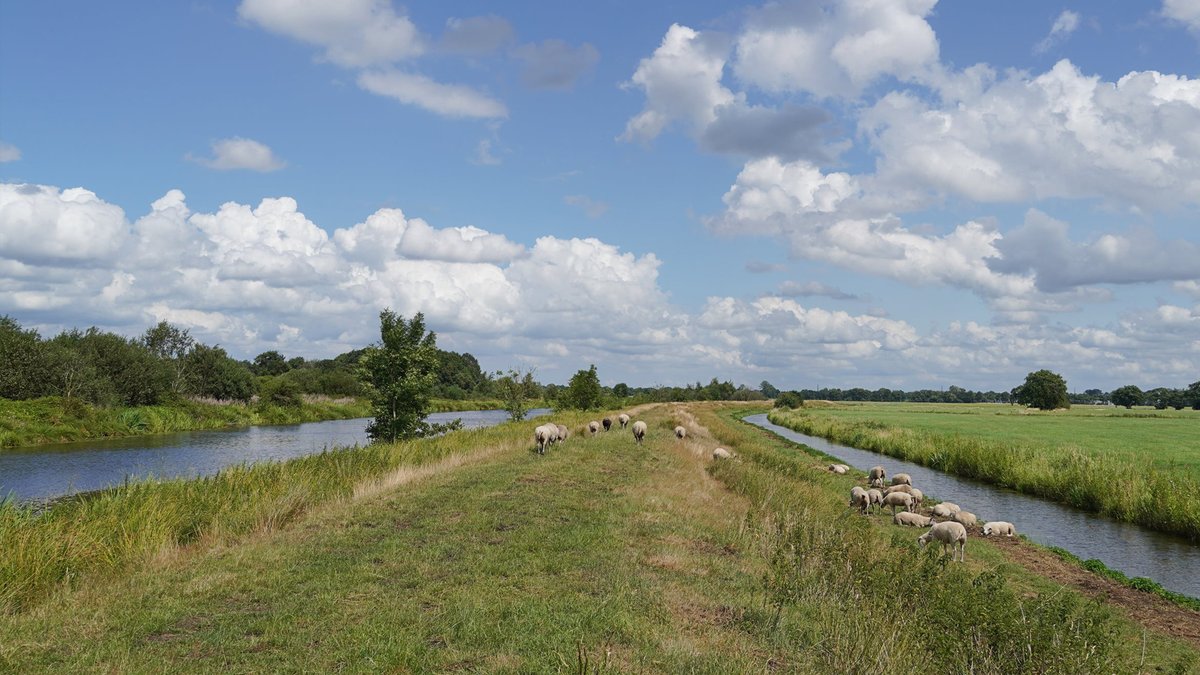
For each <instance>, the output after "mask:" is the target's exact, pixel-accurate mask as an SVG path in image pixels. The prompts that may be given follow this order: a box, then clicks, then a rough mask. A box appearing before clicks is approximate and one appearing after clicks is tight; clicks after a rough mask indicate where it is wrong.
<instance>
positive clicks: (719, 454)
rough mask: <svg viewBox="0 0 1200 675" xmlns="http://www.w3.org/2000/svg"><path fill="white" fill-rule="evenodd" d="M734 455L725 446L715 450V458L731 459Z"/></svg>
mask: <svg viewBox="0 0 1200 675" xmlns="http://www.w3.org/2000/svg"><path fill="white" fill-rule="evenodd" d="M732 457H733V455H732V454H730V453H729V451H728V450H726V449H725V448H717V449H716V450H713V459H730V458H732Z"/></svg>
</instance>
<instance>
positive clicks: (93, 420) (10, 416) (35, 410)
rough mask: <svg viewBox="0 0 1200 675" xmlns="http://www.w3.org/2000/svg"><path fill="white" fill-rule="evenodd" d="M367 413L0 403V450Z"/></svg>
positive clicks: (442, 406)
mask: <svg viewBox="0 0 1200 675" xmlns="http://www.w3.org/2000/svg"><path fill="white" fill-rule="evenodd" d="M502 407H503V403H502V402H500V401H497V400H464V401H460V400H451V399H435V400H434V401H432V402H431V406H430V409H431V410H432V411H433V412H461V411H465V410H495V409H498V408H502ZM370 414H371V404H370V402H369V401H367V400H365V399H353V398H329V397H324V396H306V397H305V400H304V403H303V404H302V405H301V406H299V407H280V406H261V405H257V404H246V403H229V402H219V403H218V402H206V401H195V400H183V401H179V402H177V403H174V404H171V405H156V406H140V407H134V408H127V407H104V406H94V405H90V404H87V403H83V402H81V401H69V400H66V399H62V398H58V397H50V398H39V399H33V400H28V401H10V400H8V399H4V398H0V448H13V447H20V446H28V445H43V444H47V443H70V442H74V441H82V440H87V439H93V438H121V437H125V436H142V435H146V434H163V433H170V432H173V431H196V430H201V429H230V428H236V427H248V426H253V425H257V424H300V423H302V422H321V421H324V420H339V419H352V418H356V417H367V416H369V415H370Z"/></svg>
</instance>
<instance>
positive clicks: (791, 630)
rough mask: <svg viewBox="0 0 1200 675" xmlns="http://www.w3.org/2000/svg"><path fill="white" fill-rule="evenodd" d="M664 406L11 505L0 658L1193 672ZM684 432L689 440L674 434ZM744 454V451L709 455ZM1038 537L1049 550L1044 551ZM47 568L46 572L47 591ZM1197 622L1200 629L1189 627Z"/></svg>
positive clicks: (743, 439) (599, 668)
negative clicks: (555, 432)
mask: <svg viewBox="0 0 1200 675" xmlns="http://www.w3.org/2000/svg"><path fill="white" fill-rule="evenodd" d="M745 410H747V408H746V407H744V406H741V407H739V406H729V405H712V404H691V405H687V406H667V405H659V406H653V407H647V408H644V409H642V410H640V411H638V412H637V413H636V415H637V417H639V418H641V419H644V420H646V421H647V422H648V423H649V425H650V433H649V434H648V438H647V440H646V443H645V444H643V445H641V446H637V445H635V444H634V443H633V440H632V438H631V437H630V435H629V434H628V432H622V431H613V432H609V433H601V434H599V435H597V436H595V437H589V436H587V435H585V434H581V433H579V430H580V429H581V428H582V427H583V425H584V423H585V422H586V420H587V419H591V418H592V417H594V416H595V415H586V416H585V415H582V414H571V415H556V416H555V420H556V421H558V422H560V423H563V424H566V425H568V426H569V427H571V428H572V429H573V430H575V433H574V434H573V436H572V437H571V438H570V439H568V440H567V441H566V442H565V443H563V444H560V445H557V446H555V447H553V448H552V449H551V450H550V451H549V452H548V453H547V454H546V455H544V456H539V455H537V454H536V453H535V452H534V451H533V443H532V436H531V429H532V427H533V426H534V425H533V424H531V423H530V422H520V423H508V424H503V425H500V426H497V427H493V428H491V429H485V430H478V431H463V432H455V433H452V434H449V435H447V436H444V437H440V438H434V439H424V440H420V441H415V442H408V443H400V444H395V445H376V446H371V447H368V448H361V449H357V450H351V451H334V452H328V453H325V454H322V455H315V456H311V457H306V458H302V459H298V460H293V461H291V462H287V463H285V464H277V465H264V466H255V467H250V468H244V469H239V470H236V471H231V472H223V473H222V474H221V475H219V476H216V477H212V478H208V479H202V480H198V481H173V482H168V483H155V484H144V485H129V486H124V487H121V488H117V489H114V490H111V491H109V492H107V493H102V494H101V495H97V496H91V497H88V498H84V499H80V500H77V501H75V502H66V503H63V504H59V505H56V506H55V507H53V508H52V509H51V510H50V511H49V512H47V513H44V514H41V515H35V514H31V513H28V512H22V511H20V510H19V509H15V508H14V507H12V506H11V505H10V506H7V507H0V550H4V551H6V552H15V554H13V555H6V556H5V557H4V558H2V559H0V565H2V568H0V569H3V573H2V574H0V598H2V602H3V607H4V612H3V613H2V614H0V634H3V635H4V636H5V639H4V640H3V641H0V669H4V670H19V671H21V672H61V671H64V670H68V671H92V670H110V671H112V670H115V671H135V672H140V671H149V670H156V669H158V668H161V664H163V663H174V664H186V667H187V668H190V669H195V670H221V671H230V670H233V671H260V670H318V671H331V670H352V671H379V670H394V671H399V672H409V671H413V672H430V671H439V672H440V671H451V670H468V671H483V672H562V671H571V672H580V673H584V672H587V673H593V672H623V671H637V672H748V671H763V670H772V671H784V672H866V671H870V672H877V673H893V672H894V673H900V672H914V671H915V672H977V673H1002V672H1003V673H1011V672H1030V673H1032V672H1038V673H1093V672H1094V673H1108V672H1137V671H1145V672H1154V671H1155V670H1156V669H1159V670H1162V671H1164V672H1189V671H1190V670H1194V669H1195V668H1197V667H1200V654H1198V653H1197V650H1196V645H1190V644H1187V643H1184V642H1181V641H1179V640H1177V639H1173V638H1168V637H1165V636H1163V635H1161V634H1159V633H1157V632H1155V631H1153V630H1146V629H1144V628H1143V626H1141V625H1138V624H1137V623H1134V622H1132V621H1131V620H1130V619H1129V618H1127V617H1126V616H1125V614H1124V612H1123V611H1122V610H1121V609H1120V608H1119V607H1117V606H1114V605H1105V604H1101V603H1098V602H1096V601H1093V600H1090V599H1088V598H1086V597H1084V596H1082V595H1079V594H1077V593H1076V592H1075V591H1073V590H1071V589H1070V588H1067V587H1063V586H1060V585H1057V584H1054V583H1050V582H1047V581H1045V580H1043V579H1040V578H1038V577H1037V576H1035V575H1032V574H1030V573H1029V572H1027V571H1026V570H1025V569H1023V568H1021V567H1019V566H1014V565H1012V564H1010V563H1008V562H1006V559H1005V558H1004V556H1003V554H1002V552H1001V551H1000V550H999V549H998V548H995V547H993V546H992V545H991V544H990V543H988V542H985V541H982V540H977V539H972V541H971V546H970V547H969V550H968V562H967V563H966V564H957V563H956V564H950V563H948V562H947V561H946V559H945V558H943V557H942V556H941V555H940V551H939V550H936V547H930V548H928V549H926V550H924V551H921V550H918V548H917V547H916V544H915V536H916V534H917V532H915V531H914V530H911V529H901V528H897V527H895V526H892V525H891V524H890V522H886V521H885V519H882V518H874V517H873V518H864V517H862V516H859V515H857V514H853V513H851V512H849V510H848V509H846V507H845V495H846V493H847V491H848V490H849V487H850V486H851V485H853V484H855V483H856V482H857V481H860V480H861V478H862V477H861V476H834V475H831V474H829V473H828V472H826V471H824V470H823V465H824V464H825V463H826V461H827V458H825V457H822V456H820V455H819V454H817V453H812V452H809V451H806V450H805V449H803V448H800V447H797V446H794V445H792V444H789V443H786V442H784V441H781V440H780V439H778V438H777V437H775V436H772V435H770V434H767V433H765V432H763V431H761V430H758V429H755V428H751V427H749V426H747V425H743V424H741V423H740V422H738V421H737V420H736V415H737V414H738V413H740V412H745ZM676 424H682V425H685V426H686V427H687V428H688V430H689V436H688V439H687V440H685V441H678V440H676V439H675V438H674V437H673V436H672V434H671V429H672V428H673V427H674V426H675V425H676ZM718 444H720V445H723V446H724V447H727V448H730V449H731V450H733V451H734V452H735V453H737V458H735V459H734V460H723V461H719V462H712V461H710V459H709V457H710V456H711V452H712V449H713V448H714V447H715V446H716V445H718ZM1030 546H1031V545H1030ZM31 580H33V581H31ZM1191 616H1198V617H1200V615H1191Z"/></svg>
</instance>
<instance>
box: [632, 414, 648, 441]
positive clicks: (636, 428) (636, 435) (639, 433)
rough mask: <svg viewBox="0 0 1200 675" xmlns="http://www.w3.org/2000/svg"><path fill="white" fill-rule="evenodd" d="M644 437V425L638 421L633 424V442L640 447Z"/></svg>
mask: <svg viewBox="0 0 1200 675" xmlns="http://www.w3.org/2000/svg"><path fill="white" fill-rule="evenodd" d="M645 437H646V423H645V422H643V421H641V420H638V421H636V422H634V423H633V440H635V441H637V442H638V445H641V443H642V439H643V438H645Z"/></svg>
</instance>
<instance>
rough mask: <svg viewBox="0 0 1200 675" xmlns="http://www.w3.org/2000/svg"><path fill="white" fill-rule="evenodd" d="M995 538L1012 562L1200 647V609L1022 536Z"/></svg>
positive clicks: (1144, 624)
mask: <svg viewBox="0 0 1200 675" xmlns="http://www.w3.org/2000/svg"><path fill="white" fill-rule="evenodd" d="M991 541H992V543H993V544H994V545H995V546H996V548H997V549H999V550H1000V551H1002V552H1003V553H1004V557H1005V558H1007V559H1008V560H1009V561H1010V562H1013V563H1016V564H1018V565H1020V566H1022V567H1024V568H1026V569H1028V570H1030V571H1032V572H1034V573H1036V574H1039V575H1041V576H1043V577H1046V578H1047V579H1050V580H1052V581H1055V582H1058V583H1060V584H1063V585H1065V586H1070V587H1071V588H1074V589H1076V590H1078V591H1080V592H1081V593H1084V594H1085V595H1088V596H1089V597H1092V598H1096V599H1098V600H1102V601H1104V602H1107V603H1109V604H1112V605H1116V606H1117V607H1120V608H1121V609H1122V610H1124V611H1125V613H1126V614H1128V615H1129V617H1130V618H1131V619H1133V620H1134V621H1137V622H1138V623H1140V624H1141V625H1143V626H1145V627H1146V628H1149V629H1150V630H1153V631H1156V632H1159V633H1163V634H1164V635H1170V636H1171V637H1175V638H1179V639H1180V640H1184V641H1186V642H1188V643H1189V644H1191V645H1192V646H1193V647H1197V648H1200V612H1194V611H1192V610H1190V609H1186V608H1184V607H1180V606H1179V605H1176V604H1174V603H1172V602H1170V601H1168V600H1166V599H1164V598H1160V597H1159V596H1157V595H1154V594H1152V593H1146V592H1144V591H1139V590H1136V589H1133V588H1129V587H1128V586H1123V585H1121V584H1119V583H1117V582H1116V581H1113V580H1112V579H1106V578H1105V577H1102V576H1100V575H1099V574H1095V573H1093V572H1090V571H1088V570H1085V569H1083V568H1081V567H1079V566H1077V565H1074V564H1072V563H1070V562H1067V561H1066V560H1063V559H1062V558H1060V557H1058V556H1057V555H1054V554H1053V553H1051V552H1050V551H1046V550H1043V549H1040V548H1037V547H1035V546H1030V545H1029V544H1026V543H1025V542H1023V541H1021V540H1019V539H1016V538H1008V537H997V538H993V539H991Z"/></svg>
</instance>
